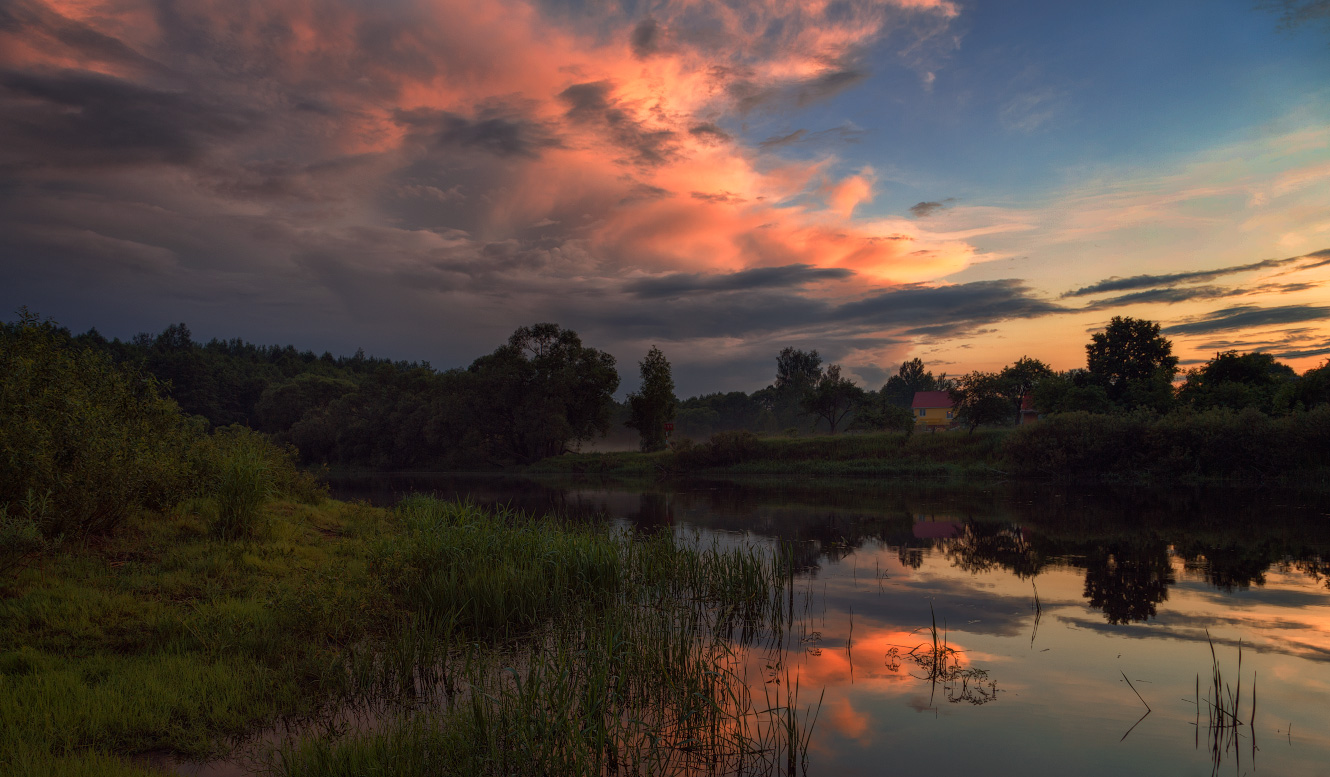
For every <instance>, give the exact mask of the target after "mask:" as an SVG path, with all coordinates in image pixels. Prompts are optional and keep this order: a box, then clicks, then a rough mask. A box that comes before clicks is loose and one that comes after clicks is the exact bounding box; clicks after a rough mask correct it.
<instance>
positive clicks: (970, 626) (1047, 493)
mask: <svg viewBox="0 0 1330 777" xmlns="http://www.w3.org/2000/svg"><path fill="white" fill-rule="evenodd" d="M333 490H334V495H335V496H338V497H341V498H361V499H367V500H369V501H373V502H376V503H380V504H384V503H391V502H392V501H393V500H394V499H395V498H396V497H397V496H398V495H400V494H403V493H407V492H411V491H425V492H434V493H437V494H438V495H440V496H450V497H459V498H465V499H470V500H473V501H475V502H478V503H494V504H498V503H501V504H507V505H510V506H513V507H518V508H520V509H523V510H527V511H530V512H541V513H543V512H549V511H557V512H560V513H563V514H566V515H571V516H585V517H587V518H588V519H598V520H603V519H610V520H614V521H618V522H621V523H623V524H625V525H631V526H634V527H636V528H638V529H639V530H646V531H659V530H668V531H674V532H676V533H679V534H682V535H685V536H695V537H696V538H697V539H698V541H701V542H719V543H721V544H733V543H775V542H777V541H784V542H788V543H789V547H790V552H791V553H793V554H794V557H795V560H796V565H797V568H798V569H799V572H798V576H797V578H796V581H795V584H794V587H793V595H792V597H791V601H790V607H791V609H792V610H793V611H794V612H795V615H796V616H797V622H798V624H799V625H798V627H797V628H796V629H794V630H793V631H792V632H791V634H790V635H789V636H788V637H787V639H786V642H785V644H784V645H782V646H780V651H779V653H778V654H775V655H776V657H775V658H774V659H773V657H772V655H767V656H765V657H764V658H762V659H760V660H761V661H765V662H768V663H770V662H771V661H773V660H777V661H780V662H781V663H782V666H781V667H780V669H781V671H782V672H788V676H789V677H791V678H794V679H797V681H798V683H799V699H800V705H801V706H803V707H805V712H806V714H807V715H809V716H814V715H815V716H816V724H815V726H814V729H813V731H814V733H813V740H812V744H811V747H810V749H809V753H810V756H809V773H810V774H833V773H834V774H837V775H854V774H881V773H882V772H883V771H884V769H885V770H888V771H896V770H902V771H903V770H914V769H944V770H959V769H965V770H969V771H973V772H976V773H986V774H1023V775H1030V774H1059V775H1061V774H1103V775H1120V774H1211V773H1219V774H1226V773H1229V771H1230V770H1232V771H1233V773H1234V774H1260V773H1267V774H1276V775H1303V774H1305V775H1319V774H1330V733H1328V732H1330V726H1327V723H1330V718H1328V717H1327V713H1326V709H1327V701H1330V578H1328V577H1327V574H1328V573H1330V501H1328V500H1327V497H1326V496H1325V495H1324V494H1323V493H1317V492H1314V491H1309V492H1286V491H1256V490H1222V489H1213V488H1210V489H1198V490H1187V489H1182V490H1179V489H1171V490H1167V491H1150V490H1106V491H1098V492H1095V491H1082V490H1075V489H1070V488H1068V487H1056V486H1043V485H1039V486H1032V485H996V486H988V487H979V488H976V487H965V486H939V485H917V484H913V485H904V486H902V485H894V486H883V485H881V484H870V483H865V482H860V481H851V482H836V483H828V482H816V481H812V480H797V479H789V478H781V479H761V480H744V481H732V480H731V481H698V480H693V481H679V482H675V483H670V484H664V485H662V484H645V483H639V484H627V483H612V482H589V481H580V482H579V481H561V480H528V479H520V478H508V477H504V478H495V477H479V478H477V477H453V476H439V475H415V476H412V475H401V476H365V477H360V478H341V479H337V480H335V481H334V483H333ZM934 628H936V631H934ZM1239 645H1240V646H1241V666H1240V667H1239V652H1240V649H1239ZM752 670H753V671H752V675H751V676H752V678H753V680H752V681H751V682H752V683H755V684H762V683H771V682H773V680H772V677H773V673H772V672H771V670H770V667H763V666H754V667H752ZM1216 673H1217V674H1218V680H1219V682H1220V690H1219V692H1218V693H1216V692H1215V690H1214V688H1213V686H1214V683H1215V681H1216ZM1253 689H1254V693H1253ZM1198 691H1199V696H1198ZM819 700H820V703H819ZM1253 702H1254V704H1253ZM1216 721H1218V723H1217V722H1216Z"/></svg>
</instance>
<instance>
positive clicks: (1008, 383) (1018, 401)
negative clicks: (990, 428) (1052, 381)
mask: <svg viewBox="0 0 1330 777" xmlns="http://www.w3.org/2000/svg"><path fill="white" fill-rule="evenodd" d="M1053 374H1054V373H1053V370H1052V369H1050V368H1049V366H1048V365H1047V364H1044V363H1043V362H1041V361H1039V360H1038V359H1031V358H1030V357H1028V356H1022V357H1021V358H1019V359H1017V360H1016V363H1015V364H1011V365H1008V366H1006V367H1003V368H1002V372H1000V373H999V374H998V378H999V380H1000V381H1001V383H1002V395H1003V396H1005V397H1006V398H1007V401H1008V402H1011V403H1012V405H1013V407H1014V410H1015V417H1016V420H1017V421H1018V422H1019V421H1020V417H1021V407H1022V406H1023V405H1024V404H1025V398H1026V397H1028V396H1030V395H1032V394H1033V393H1034V389H1035V387H1036V386H1038V385H1039V383H1040V382H1041V381H1045V380H1048V379H1049V378H1051V377H1053Z"/></svg>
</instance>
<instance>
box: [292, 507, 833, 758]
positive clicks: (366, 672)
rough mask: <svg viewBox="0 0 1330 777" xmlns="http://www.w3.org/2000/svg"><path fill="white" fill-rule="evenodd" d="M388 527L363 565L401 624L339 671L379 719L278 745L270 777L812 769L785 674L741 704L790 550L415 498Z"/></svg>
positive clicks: (804, 727)
mask: <svg viewBox="0 0 1330 777" xmlns="http://www.w3.org/2000/svg"><path fill="white" fill-rule="evenodd" d="M398 517H399V519H400V520H401V521H402V522H403V523H404V526H405V529H406V531H405V532H404V534H403V537H404V539H401V540H385V541H384V542H383V543H382V544H381V546H380V548H379V550H378V557H377V560H376V561H375V562H374V568H375V570H376V574H378V575H380V576H381V577H382V579H383V580H385V581H386V584H387V588H388V591H389V592H390V595H391V598H392V601H393V603H394V606H395V607H396V608H397V617H398V618H400V626H399V627H398V628H397V629H396V630H395V632H394V633H393V634H392V635H390V637H389V638H388V639H386V640H385V641H383V642H382V643H380V644H378V645H364V646H361V649H360V650H358V651H356V652H355V655H354V656H352V657H351V658H349V659H348V662H347V673H348V675H349V676H350V677H352V678H353V679H352V686H353V687H354V689H355V701H356V703H359V704H361V705H364V706H365V707H366V708H370V709H376V710H378V712H377V713H375V714H376V716H377V717H378V719H380V720H386V721H387V722H386V723H384V724H382V725H380V726H378V727H371V729H370V730H367V731H362V732H360V733H358V734H354V735H351V736H347V737H343V738H340V739H338V738H329V737H326V736H323V737H319V736H314V737H307V738H305V739H303V740H301V741H298V742H293V743H288V745H287V746H286V747H284V748H283V749H282V750H281V751H280V752H279V753H278V754H277V756H276V757H275V759H274V764H273V766H274V771H275V772H276V773H277V774H280V775H283V776H284V777H323V776H324V775H351V774H366V773H389V772H391V773H393V774H402V775H413V774H468V775H470V774H482V775H483V774H496V775H497V774H503V775H528V774H529V775H548V774H559V775H597V776H599V775H606V774H619V773H625V774H641V773H647V774H684V773H689V774H692V773H703V774H711V773H727V774H729V773H733V774H757V773H762V774H771V773H781V772H782V771H794V770H796V769H797V768H798V767H799V766H801V765H802V764H803V763H804V762H805V761H806V754H807V747H808V737H809V736H810V735H811V730H812V721H813V720H814V719H815V715H816V713H815V711H814V710H813V709H812V708H810V707H808V706H805V707H804V708H803V709H802V711H801V710H800V708H799V704H798V699H797V692H798V682H797V678H796V679H795V681H794V683H793V684H790V683H789V682H788V677H787V682H786V684H785V687H786V698H784V699H783V700H781V703H772V702H771V700H768V702H767V703H766V704H757V703H755V700H754V698H753V696H752V691H751V690H750V686H749V684H748V682H747V680H748V672H749V667H750V666H751V665H754V664H755V663H756V662H766V663H773V662H774V663H776V664H780V665H783V661H782V659H781V656H782V655H783V650H784V645H785V644H786V642H787V635H788V633H789V627H790V625H791V618H792V615H793V613H792V609H790V610H789V611H787V607H786V604H787V602H788V601H790V597H789V596H788V595H787V594H788V593H789V591H787V587H788V586H792V585H793V577H792V575H791V574H790V572H791V570H792V566H791V564H790V563H789V562H788V561H787V560H785V557H786V555H788V554H782V553H780V552H779V551H773V550H771V549H764V548H759V547H742V548H735V549H728V550H721V549H720V548H718V547H716V546H714V545H713V546H710V547H706V546H702V545H700V544H698V543H695V542H689V541H687V540H683V539H680V538H677V537H675V536H674V535H673V534H672V533H669V532H663V533H658V534H654V535H650V536H646V535H640V534H636V533H633V532H630V531H626V530H622V529H618V528H615V527H613V526H608V525H607V526H599V527H586V526H574V525H570V524H566V523H563V522H561V521H559V520H558V519H557V518H530V517H528V516H524V515H521V514H519V513H516V512H513V511H509V510H503V509H499V510H481V509H478V508H476V507H474V506H471V505H466V504H456V503H446V502H440V501H437V500H431V499H422V498H414V499H409V500H406V501H405V502H404V503H403V504H402V506H401V507H400V508H399V510H398ZM791 590H792V589H791ZM755 652H761V653H762V655H761V656H760V657H759V656H757V655H756V654H755ZM376 770H377V771H376Z"/></svg>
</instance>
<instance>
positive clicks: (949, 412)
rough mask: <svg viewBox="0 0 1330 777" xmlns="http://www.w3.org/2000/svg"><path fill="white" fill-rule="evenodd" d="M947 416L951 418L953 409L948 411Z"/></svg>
mask: <svg viewBox="0 0 1330 777" xmlns="http://www.w3.org/2000/svg"><path fill="white" fill-rule="evenodd" d="M947 418H951V411H950V410H948V411H947Z"/></svg>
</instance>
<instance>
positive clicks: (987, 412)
mask: <svg viewBox="0 0 1330 777" xmlns="http://www.w3.org/2000/svg"><path fill="white" fill-rule="evenodd" d="M1178 361H1179V360H1178V357H1176V356H1175V355H1173V346H1172V343H1171V342H1170V341H1169V340H1168V339H1166V338H1164V337H1163V336H1162V335H1161V334H1160V327H1159V324H1158V323H1156V322H1152V321H1145V320H1141V319H1134V318H1127V317H1115V318H1113V319H1112V321H1111V322H1110V323H1109V325H1108V326H1107V327H1106V328H1105V330H1104V331H1103V332H1099V333H1096V334H1094V335H1093V336H1092V337H1091V340H1090V342H1089V343H1088V344H1087V345H1086V366H1085V367H1083V368H1077V369H1072V370H1067V371H1063V372H1058V371H1055V370H1053V369H1052V368H1050V367H1049V366H1048V365H1047V364H1045V363H1044V362H1042V361H1040V360H1039V359H1035V358H1030V357H1022V358H1020V359H1018V360H1017V361H1016V362H1015V363H1013V364H1010V365H1008V366H1006V367H1004V368H1002V369H1001V370H999V371H997V372H984V371H975V372H969V373H966V374H963V375H958V376H955V377H948V376H947V375H946V373H942V374H941V375H940V376H937V377H934V375H933V374H932V372H930V371H928V369H927V368H926V365H925V364H924V363H923V362H922V361H921V360H919V359H912V360H910V361H907V362H904V363H903V364H902V365H901V366H900V368H899V370H898V372H897V374H896V375H893V376H892V377H891V378H890V379H889V380H888V381H887V382H886V383H885V384H884V385H883V386H882V387H881V388H880V389H878V390H877V391H871V390H866V389H863V388H860V387H859V386H856V385H855V384H854V383H853V382H852V381H848V380H846V379H844V378H842V377H841V375H840V368H839V367H838V366H837V365H831V366H830V367H828V368H826V369H825V370H824V369H823V368H822V366H821V359H820V357H819V356H818V353H817V351H808V352H804V351H798V350H794V349H789V348H787V349H786V350H785V351H783V352H782V353H781V355H780V357H778V358H777V376H776V381H775V383H773V384H772V385H770V386H768V387H767V388H765V389H762V390H761V391H757V392H754V393H752V394H744V393H743V392H737V391H736V392H731V393H728V394H711V395H706V396H700V397H694V398H691V399H686V400H684V401H682V402H681V403H679V412H678V423H677V425H678V428H679V430H680V432H681V434H682V435H683V436H688V437H695V438H699V439H704V438H706V437H709V436H710V435H711V434H714V433H715V432H720V431H732V430H748V431H754V432H781V431H789V430H792V429H808V428H810V427H812V428H817V429H820V430H822V431H829V432H832V433H835V432H836V431H837V430H839V429H851V430H855V429H860V430H888V429H899V430H903V431H905V432H907V433H909V431H910V430H911V429H913V428H914V424H915V420H914V416H913V414H912V413H911V412H910V410H909V408H910V404H911V401H912V400H913V398H914V395H915V393H916V392H919V391H946V392H948V394H949V397H950V399H951V402H952V403H953V407H954V415H953V420H954V421H955V424H956V425H957V426H961V427H965V428H968V429H969V430H971V431H973V430H974V429H975V428H977V427H979V426H1010V425H1014V424H1016V423H1018V422H1019V420H1020V416H1021V411H1022V409H1023V408H1024V409H1026V410H1028V411H1031V412H1033V413H1035V414H1037V415H1038V416H1041V417H1046V416H1052V415H1056V414H1062V413H1072V412H1081V413H1089V414H1093V415H1122V414H1130V413H1134V412H1147V413H1155V414H1168V413H1173V412H1179V411H1182V412H1186V413H1196V412H1202V411H1208V410H1228V411H1233V412H1239V411H1243V410H1254V411H1258V412H1260V413H1263V414H1266V415H1272V416H1281V415H1287V414H1290V413H1296V412H1299V411H1304V410H1310V409H1312V408H1315V407H1317V406H1320V405H1325V404H1330V361H1327V362H1326V364H1324V365H1322V366H1321V367H1318V368H1314V369H1310V370H1307V371H1306V372H1305V373H1303V374H1302V375H1298V374H1297V372H1296V371H1294V370H1293V368H1292V367H1290V366H1288V365H1287V364H1282V363H1280V362H1278V361H1276V360H1275V358H1274V357H1273V356H1271V355H1269V354H1264V353H1238V352H1236V351H1226V352H1222V353H1217V354H1216V355H1215V356H1214V358H1212V359H1210V360H1209V361H1208V362H1206V363H1204V364H1202V365H1199V366H1197V367H1193V368H1192V369H1190V370H1188V371H1187V372H1186V373H1185V374H1183V375H1182V378H1183V379H1182V381H1181V382H1180V383H1179V381H1178V377H1179V368H1178Z"/></svg>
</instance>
